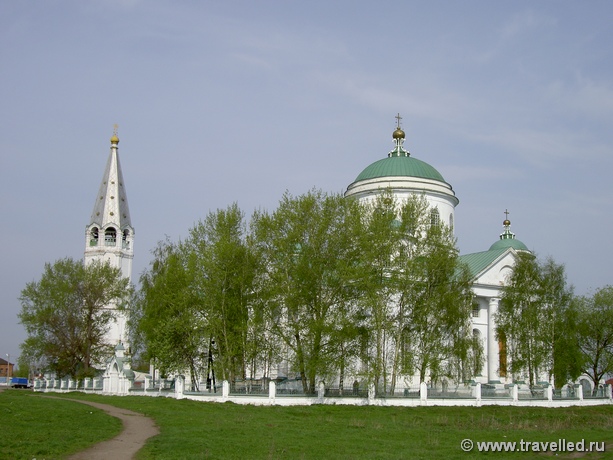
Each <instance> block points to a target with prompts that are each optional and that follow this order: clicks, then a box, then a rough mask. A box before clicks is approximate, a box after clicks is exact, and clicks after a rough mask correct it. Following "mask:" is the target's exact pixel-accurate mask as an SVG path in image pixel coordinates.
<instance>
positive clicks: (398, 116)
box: [394, 112, 402, 129]
mask: <svg viewBox="0 0 613 460" xmlns="http://www.w3.org/2000/svg"><path fill="white" fill-rule="evenodd" d="M394 118H395V119H396V120H398V129H400V120H402V117H401V116H400V112H399V113H398V115H396V116H395V117H394Z"/></svg>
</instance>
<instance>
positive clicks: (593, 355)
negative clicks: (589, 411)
mask: <svg viewBox="0 0 613 460" xmlns="http://www.w3.org/2000/svg"><path fill="white" fill-rule="evenodd" d="M577 305H578V307H577V309H578V317H579V320H578V329H577V330H578V342H579V349H580V351H581V357H582V360H581V364H582V367H581V370H582V371H583V372H584V373H585V374H587V375H588V376H589V377H590V378H591V379H592V382H594V388H598V384H599V383H600V381H601V379H602V378H603V377H605V376H606V375H607V374H610V373H612V372H613V286H605V287H603V288H601V289H598V290H597V291H596V292H595V293H594V295H592V296H583V297H580V298H578V299H577Z"/></svg>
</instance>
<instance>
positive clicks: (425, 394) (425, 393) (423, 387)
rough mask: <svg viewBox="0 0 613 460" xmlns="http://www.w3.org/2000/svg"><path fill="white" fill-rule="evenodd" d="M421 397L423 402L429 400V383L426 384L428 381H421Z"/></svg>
mask: <svg viewBox="0 0 613 460" xmlns="http://www.w3.org/2000/svg"><path fill="white" fill-rule="evenodd" d="M419 399H420V401H422V402H426V401H427V400H428V385H426V382H421V383H420V384H419Z"/></svg>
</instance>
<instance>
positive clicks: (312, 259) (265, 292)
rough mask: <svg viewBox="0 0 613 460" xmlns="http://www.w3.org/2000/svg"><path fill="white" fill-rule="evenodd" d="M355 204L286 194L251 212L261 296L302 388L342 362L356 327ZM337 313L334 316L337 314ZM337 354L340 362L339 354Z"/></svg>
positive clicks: (320, 196) (319, 194)
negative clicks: (353, 277) (273, 205)
mask: <svg viewBox="0 0 613 460" xmlns="http://www.w3.org/2000/svg"><path fill="white" fill-rule="evenodd" d="M352 206H355V204H354V203H353V202H351V201H348V200H345V199H344V198H343V197H342V196H341V195H326V194H324V193H322V192H319V191H311V192H309V193H307V194H305V195H302V196H299V197H292V196H290V195H289V194H285V195H284V196H283V198H282V200H281V202H280V204H279V206H278V208H277V209H276V210H275V211H274V212H273V213H272V214H269V213H266V212H257V213H255V215H254V217H253V237H254V245H255V247H256V248H257V251H258V252H259V254H261V256H262V264H261V266H260V267H261V271H260V273H259V276H258V279H257V292H258V301H259V302H260V303H261V305H263V308H264V309H265V312H266V315H267V323H268V324H269V325H270V326H271V328H272V332H273V333H274V335H275V336H277V337H278V338H280V339H281V340H282V341H283V343H284V344H285V346H286V347H288V348H289V349H290V350H291V352H292V353H291V359H293V366H294V368H295V369H296V370H297V372H298V373H299V374H300V377H301V380H302V385H303V390H304V391H305V393H313V392H315V389H316V387H315V384H316V381H315V380H316V376H325V375H328V374H329V373H330V372H331V370H332V369H334V368H335V367H336V366H335V364H336V363H340V365H339V367H340V371H341V374H343V373H344V366H345V365H346V363H347V358H348V354H349V353H350V351H349V350H348V347H349V344H350V343H351V342H352V340H351V334H352V333H353V329H352V328H351V327H350V326H349V323H350V321H349V320H348V318H349V316H350V313H349V311H348V310H347V309H348V308H349V307H350V302H351V299H352V296H353V295H354V294H353V291H352V289H350V288H349V287H348V286H349V285H350V281H351V280H350V278H351V274H352V271H351V267H352V266H353V265H355V264H354V263H353V261H355V260H356V256H357V254H358V252H357V248H356V246H355V244H352V239H351V232H350V231H349V230H348V222H349V221H350V219H349V217H348V216H349V215H350V212H351V209H352ZM336 320H338V321H336ZM337 360H338V361H337Z"/></svg>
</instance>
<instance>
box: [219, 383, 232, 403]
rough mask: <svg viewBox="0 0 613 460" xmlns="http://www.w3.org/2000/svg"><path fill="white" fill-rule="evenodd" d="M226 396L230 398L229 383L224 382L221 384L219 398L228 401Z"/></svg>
mask: <svg viewBox="0 0 613 460" xmlns="http://www.w3.org/2000/svg"><path fill="white" fill-rule="evenodd" d="M228 396H230V382H228V381H227V380H224V381H223V382H222V384H221V397H222V398H223V399H228Z"/></svg>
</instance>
